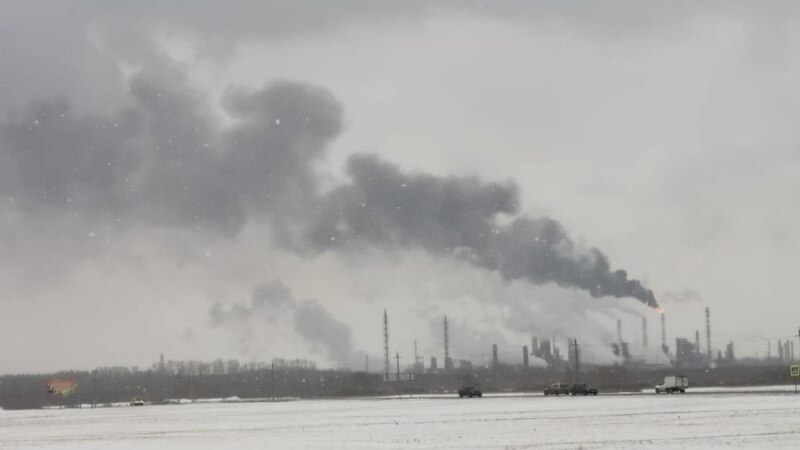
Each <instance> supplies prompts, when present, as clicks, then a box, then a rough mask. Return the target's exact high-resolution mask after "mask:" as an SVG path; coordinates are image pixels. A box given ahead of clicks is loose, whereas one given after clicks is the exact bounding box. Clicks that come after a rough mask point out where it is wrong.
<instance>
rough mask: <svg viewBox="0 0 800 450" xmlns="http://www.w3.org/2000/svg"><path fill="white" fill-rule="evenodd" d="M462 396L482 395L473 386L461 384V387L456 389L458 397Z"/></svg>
mask: <svg viewBox="0 0 800 450" xmlns="http://www.w3.org/2000/svg"><path fill="white" fill-rule="evenodd" d="M464 397H469V398H472V397H483V392H481V391H479V390H478V389H476V388H475V386H462V387H461V389H459V390H458V398H464Z"/></svg>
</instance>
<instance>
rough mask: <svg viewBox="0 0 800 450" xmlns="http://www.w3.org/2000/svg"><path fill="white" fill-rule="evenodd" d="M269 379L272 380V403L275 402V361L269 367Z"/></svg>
mask: <svg viewBox="0 0 800 450" xmlns="http://www.w3.org/2000/svg"><path fill="white" fill-rule="evenodd" d="M270 377H271V378H272V401H273V402H274V401H275V361H272V364H271V365H270Z"/></svg>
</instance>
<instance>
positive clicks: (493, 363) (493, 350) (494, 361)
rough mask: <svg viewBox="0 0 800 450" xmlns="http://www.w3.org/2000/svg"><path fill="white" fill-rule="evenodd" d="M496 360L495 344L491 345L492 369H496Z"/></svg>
mask: <svg viewBox="0 0 800 450" xmlns="http://www.w3.org/2000/svg"><path fill="white" fill-rule="evenodd" d="M498 362H499V361H498V358H497V344H492V368H493V369H496V368H497V364H498Z"/></svg>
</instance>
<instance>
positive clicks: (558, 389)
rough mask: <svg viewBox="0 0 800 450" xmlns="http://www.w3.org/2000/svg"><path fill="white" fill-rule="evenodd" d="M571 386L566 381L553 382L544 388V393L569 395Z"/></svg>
mask: <svg viewBox="0 0 800 450" xmlns="http://www.w3.org/2000/svg"><path fill="white" fill-rule="evenodd" d="M569 392H570V388H569V385H568V384H566V383H553V384H551V385H550V386H547V387H546V388H544V395H569Z"/></svg>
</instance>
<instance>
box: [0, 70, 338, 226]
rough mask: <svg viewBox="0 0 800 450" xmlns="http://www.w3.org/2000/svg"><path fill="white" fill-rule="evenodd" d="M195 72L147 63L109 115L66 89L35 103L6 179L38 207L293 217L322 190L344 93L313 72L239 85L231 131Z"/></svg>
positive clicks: (0, 128)
mask: <svg viewBox="0 0 800 450" xmlns="http://www.w3.org/2000/svg"><path fill="white" fill-rule="evenodd" d="M185 84H186V80H185V78H184V77H183V76H181V75H180V74H177V73H149V72H143V73H141V74H139V75H137V76H135V77H134V78H133V79H132V81H131V82H130V86H129V89H130V96H129V97H130V98H129V103H130V104H129V105H128V106H126V107H125V108H122V109H120V110H118V111H116V112H113V113H111V114H109V115H107V116H79V115H77V114H76V113H74V112H73V111H72V109H71V108H70V106H69V104H68V102H66V101H64V100H55V101H48V102H38V103H36V104H34V105H32V106H31V107H30V108H29V109H28V110H27V111H25V112H23V113H21V114H19V115H18V116H15V117H13V118H12V119H11V120H9V121H8V122H6V123H3V124H0V158H2V161H3V164H2V166H0V175H1V176H2V179H1V180H0V189H2V190H3V191H4V193H6V194H7V195H8V196H9V197H10V198H11V199H13V202H14V203H15V204H16V205H17V206H18V207H20V208H23V209H25V210H29V211H30V210H33V211H40V212H41V211H48V212H57V213H72V214H77V213H81V214H88V215H91V216H92V217H93V218H96V217H105V218H107V219H115V220H117V221H120V220H124V221H126V222H128V221H147V222H152V223H156V224H163V225H176V226H182V227H189V228H192V229H201V228H211V229H214V230H218V231H221V232H223V233H226V234H235V233H236V232H237V231H238V230H239V229H240V228H241V227H242V225H243V224H244V222H245V221H246V220H247V219H248V218H251V217H253V218H257V217H261V216H266V215H269V216H270V217H272V218H274V219H275V223H276V229H277V230H284V229H286V226H285V223H286V217H287V214H292V213H293V212H296V211H295V210H296V209H297V208H299V207H303V208H305V207H306V206H304V205H309V204H310V203H311V202H312V201H313V196H314V195H315V191H316V183H315V180H314V177H313V174H312V165H311V162H312V160H314V159H315V158H318V157H319V156H320V155H321V153H322V151H323V148H324V144H325V143H327V141H329V140H330V139H331V138H333V137H334V136H336V135H337V134H338V133H339V132H340V129H341V115H342V114H341V107H340V106H339V104H338V103H337V102H336V100H335V99H333V97H332V96H331V95H330V94H328V93H327V92H326V91H324V90H322V89H319V88H316V87H313V86H309V85H306V84H302V83H293V82H277V83H273V84H271V85H270V86H268V87H266V88H264V89H262V90H260V91H255V92H247V93H245V92H234V93H231V94H230V95H229V96H228V101H227V102H226V108H227V110H228V112H229V113H230V114H232V115H233V116H234V118H235V119H236V120H237V123H238V124H237V125H236V126H234V127H233V128H232V129H230V130H228V131H225V132H221V131H220V130H219V129H218V127H217V124H216V121H215V120H213V119H212V118H211V115H210V113H209V112H208V111H209V106H208V105H207V104H205V103H204V100H205V99H204V97H203V96H202V95H200V93H198V92H195V91H192V90H191V89H188V88H185V87H183V86H184V85H185ZM276 211H280V214H272V213H274V212H276Z"/></svg>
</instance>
